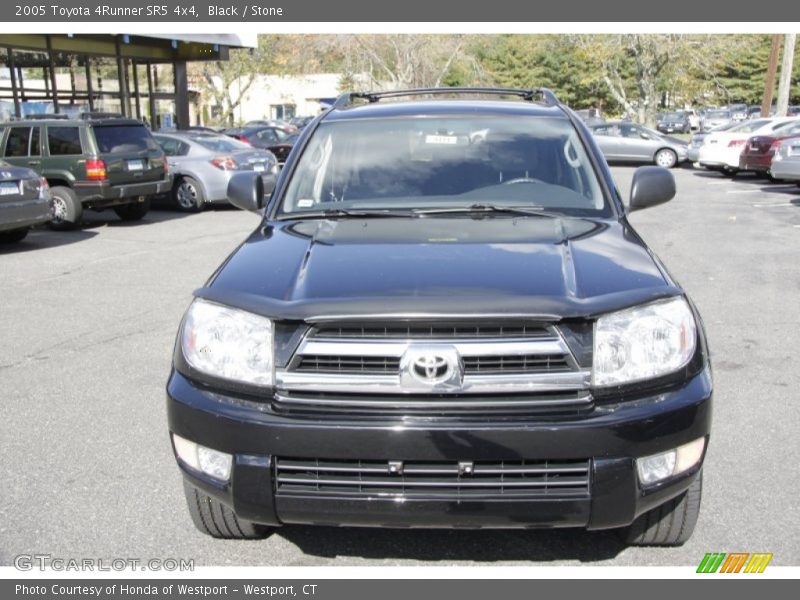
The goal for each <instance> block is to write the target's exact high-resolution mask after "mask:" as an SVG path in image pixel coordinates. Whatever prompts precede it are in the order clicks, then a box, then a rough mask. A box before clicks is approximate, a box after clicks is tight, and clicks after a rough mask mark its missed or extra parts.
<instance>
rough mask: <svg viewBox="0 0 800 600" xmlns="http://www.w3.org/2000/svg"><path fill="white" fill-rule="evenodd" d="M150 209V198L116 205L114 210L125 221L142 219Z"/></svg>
mask: <svg viewBox="0 0 800 600" xmlns="http://www.w3.org/2000/svg"><path fill="white" fill-rule="evenodd" d="M149 210H150V200H145V201H144V202H132V203H131V204H123V205H122V206H116V207H114V212H115V213H117V216H118V217H119V218H120V219H122V220H123V221H141V220H142V218H144V216H145V215H146V214H147V212H148V211H149Z"/></svg>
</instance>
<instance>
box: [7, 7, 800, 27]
mask: <svg viewBox="0 0 800 600" xmlns="http://www.w3.org/2000/svg"><path fill="white" fill-rule="evenodd" d="M775 20H780V22H781V23H784V24H789V23H790V22H798V21H800V3H790V2H786V1H785V0H760V1H759V2H758V3H757V5H754V4H753V3H752V2H744V1H743V0H726V2H724V3H719V2H708V1H707V2H697V0H672V2H670V3H669V5H668V8H667V9H666V10H665V8H664V5H662V4H657V3H652V2H642V0H607V1H605V2H550V1H547V0H533V1H530V2H520V0H492V1H491V2H479V1H476V0H461V1H457V0H456V1H454V0H438V1H432V0H404V1H403V2H387V1H381V0H335V1H333V0H261V1H253V0H221V1H219V2H209V1H208V0H161V1H156V2H147V0H145V2H142V1H141V0H115V1H110V2H102V1H96V0H40V1H37V0H31V1H20V0H17V1H16V2H15V1H14V0H11V2H9V3H6V2H3V3H2V4H1V5H0V22H3V23H4V24H6V25H8V24H12V23H15V22H17V23H22V22H26V23H41V22H59V23H82V22H153V23H155V22H163V23H167V22H178V23H219V22H223V23H234V22H256V23H265V22H277V23H281V22H283V23H285V22H306V23H308V22H385V23H391V22H436V23H448V24H452V23H459V22H461V23H503V22H513V23H519V22H588V23H609V22H662V21H665V22H677V23H680V22H712V23H720V22H722V23H737V22H738V23H743V22H747V23H753V22H771V21H775ZM0 32H2V28H0Z"/></svg>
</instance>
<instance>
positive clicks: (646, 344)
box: [167, 89, 712, 545]
mask: <svg viewBox="0 0 800 600" xmlns="http://www.w3.org/2000/svg"><path fill="white" fill-rule="evenodd" d="M401 98H406V100H405V101H397V100H401ZM393 100H395V101H393ZM267 183H268V185H266V186H265V184H264V182H263V181H262V179H261V178H260V177H258V176H255V175H253V174H247V173H245V174H242V175H239V176H237V177H236V178H235V179H233V180H232V181H231V183H230V185H229V195H230V197H231V200H232V201H233V202H234V203H235V204H236V205H237V206H240V207H242V208H247V209H250V210H253V211H257V212H259V213H261V214H262V219H261V222H260V224H259V225H258V228H257V229H256V230H255V231H254V232H253V233H252V235H250V236H249V237H248V238H247V239H246V240H245V241H244V243H243V244H241V246H239V247H238V248H237V249H236V251H235V252H234V253H233V254H232V255H231V256H230V257H229V258H228V259H227V260H226V261H225V263H224V264H223V265H222V266H221V267H220V268H219V269H218V270H217V271H216V272H215V273H214V275H213V276H212V277H211V279H210V280H209V281H208V283H207V284H206V285H205V287H202V288H200V289H198V290H196V291H195V294H194V295H195V299H194V301H193V302H192V303H191V305H190V306H189V308H188V310H187V311H186V314H185V317H184V319H183V322H182V323H181V325H180V331H179V333H178V339H177V343H176V345H175V353H174V364H173V367H174V368H173V370H172V373H171V375H170V378H169V382H168V385H167V402H168V414H169V430H170V435H171V440H172V445H173V448H174V451H175V455H176V457H177V461H178V464H179V465H180V468H181V470H182V472H183V476H184V487H185V492H186V498H187V501H188V508H189V512H190V514H191V516H192V519H193V521H194V523H195V525H196V526H197V527H198V528H199V529H200V530H201V531H203V532H205V533H207V534H210V535H212V536H215V537H223V538H253V537H261V536H265V535H267V534H268V533H269V532H270V530H271V529H272V528H274V527H277V526H280V525H282V524H288V523H305V524H329V525H361V526H379V527H459V528H465V527H466V528H470V527H472V528H483V527H487V528H488V527H495V528H515V527H581V528H586V529H590V530H596V529H612V528H614V529H618V530H619V531H620V532H621V533H622V534H623V536H624V538H625V539H626V540H627V541H628V542H629V543H634V544H654V545H674V544H681V543H683V542H684V541H685V540H687V539H688V538H689V536H690V535H691V533H692V531H693V529H694V526H695V523H696V520H697V517H698V512H699V509H700V493H701V476H702V470H701V468H702V464H703V460H704V457H705V452H706V447H707V444H708V439H709V429H710V421H711V397H712V380H711V370H710V364H709V358H708V349H707V347H706V341H705V335H704V332H703V327H702V322H701V320H700V317H699V315H698V313H697V310H696V309H695V307H694V305H693V304H692V302H691V300H690V299H689V298H688V296H687V295H686V293H685V292H684V290H682V289H681V288H680V286H679V285H678V284H677V283H676V282H675V281H674V280H673V279H672V277H671V276H670V275H669V273H668V272H667V271H666V269H665V268H664V266H663V265H662V264H661V262H660V261H659V260H658V259H657V258H656V257H655V256H654V254H653V253H652V251H651V250H650V249H649V248H648V247H647V246H646V245H645V243H644V242H643V241H642V239H641V238H640V237H639V235H638V234H637V233H636V231H634V229H633V228H632V227H631V225H630V223H629V222H628V219H627V216H626V215H627V213H628V212H629V211H632V210H637V209H642V208H646V207H649V206H653V205H656V204H660V203H662V202H665V201H667V200H670V199H671V198H672V197H673V196H674V194H675V182H674V180H673V177H672V175H671V174H670V173H669V172H668V171H666V170H664V169H662V168H659V167H652V166H651V167H642V168H640V169H638V170H637V171H636V172H635V174H634V176H633V184H632V189H631V197H630V201H629V204H628V205H627V207H626V206H625V205H624V204H623V201H622V199H621V197H620V195H619V192H618V191H617V189H616V187H615V184H614V181H613V179H612V176H611V174H610V172H609V170H608V167H607V165H606V163H605V161H604V160H603V158H602V155H601V154H600V152H599V151H598V149H597V146H596V145H595V143H594V141H593V140H592V137H591V135H590V133H589V131H588V130H587V129H586V127H585V126H584V125H583V124H582V123H581V121H580V119H579V118H577V116H576V115H575V114H574V113H573V112H571V111H570V110H569V109H567V108H565V107H564V106H562V105H561V104H560V103H559V102H558V100H557V99H556V98H555V96H554V95H553V94H552V92H550V91H549V90H544V89H539V90H527V91H526V90H509V89H446V90H441V89H433V90H407V91H396V92H384V93H368V94H347V95H344V96H342V97H341V98H340V99H339V100H338V101H337V102H336V103H335V105H334V106H333V107H332V108H331V109H330V110H328V111H326V112H325V113H324V114H322V115H320V116H319V117H317V118H316V119H315V120H314V122H312V123H311V124H310V125H309V126H308V127H307V128H306V129H305V130H304V131H303V134H302V136H301V138H300V139H299V141H298V143H297V144H296V146H295V148H294V150H293V152H292V154H291V156H290V157H289V159H288V161H287V163H286V167H285V168H284V170H283V171H282V172H281V174H280V176H279V177H278V179H277V181H276V182H275V183H274V189H271V188H273V184H272V183H270V182H267Z"/></svg>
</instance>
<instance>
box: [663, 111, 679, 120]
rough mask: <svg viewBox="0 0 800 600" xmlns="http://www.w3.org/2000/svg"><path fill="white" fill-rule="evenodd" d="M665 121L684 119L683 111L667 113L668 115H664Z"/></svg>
mask: <svg viewBox="0 0 800 600" xmlns="http://www.w3.org/2000/svg"><path fill="white" fill-rule="evenodd" d="M664 121H683V113H679V112H671V113H667V116H666V117H664Z"/></svg>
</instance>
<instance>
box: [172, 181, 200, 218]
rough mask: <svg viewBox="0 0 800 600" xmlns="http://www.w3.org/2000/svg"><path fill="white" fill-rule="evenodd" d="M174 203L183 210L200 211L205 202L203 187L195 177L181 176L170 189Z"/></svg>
mask: <svg viewBox="0 0 800 600" xmlns="http://www.w3.org/2000/svg"><path fill="white" fill-rule="evenodd" d="M172 198H173V199H174V200H175V204H177V205H178V208H179V209H180V210H182V211H183V212H200V211H201V210H203V207H204V206H205V203H206V198H205V196H204V195H203V188H202V187H200V184H199V183H198V182H197V180H196V179H193V178H191V177H182V178H181V179H180V180H179V181H178V183H177V184H176V185H175V188H174V189H173V190H172Z"/></svg>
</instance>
